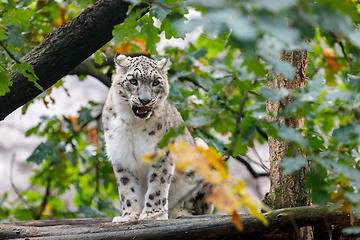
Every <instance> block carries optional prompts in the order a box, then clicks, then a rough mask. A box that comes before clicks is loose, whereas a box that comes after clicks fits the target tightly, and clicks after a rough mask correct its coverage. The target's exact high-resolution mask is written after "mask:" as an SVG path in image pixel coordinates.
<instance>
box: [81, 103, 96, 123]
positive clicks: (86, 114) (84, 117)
mask: <svg viewBox="0 0 360 240" xmlns="http://www.w3.org/2000/svg"><path fill="white" fill-rule="evenodd" d="M78 114H79V118H78V123H79V124H80V123H85V124H87V123H89V122H90V121H92V120H93V119H94V118H93V117H92V116H91V114H90V109H88V108H85V107H81V109H80V110H79V111H78Z"/></svg>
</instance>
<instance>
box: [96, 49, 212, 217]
mask: <svg viewBox="0 0 360 240" xmlns="http://www.w3.org/2000/svg"><path fill="white" fill-rule="evenodd" d="M114 61H115V68H116V73H115V77H114V79H113V81H112V85H111V87H110V90H109V93H108V96H107V99H106V101H105V104H104V108H103V113H102V122H103V127H104V136H105V146H106V152H107V156H108V159H109V161H110V162H111V164H112V166H113V169H114V173H115V177H116V180H117V184H118V191H119V196H120V202H121V211H122V214H121V216H116V217H114V219H113V222H124V221H134V220H161V219H169V218H177V217H179V216H188V215H200V214H211V213H212V211H213V205H212V204H210V203H208V202H206V198H207V197H208V196H209V195H210V194H211V192H212V188H213V186H212V185H210V184H207V183H205V182H204V181H203V180H202V178H201V176H200V175H198V174H197V173H195V172H194V171H192V170H191V169H190V170H185V171H183V172H181V173H178V172H177V171H175V162H174V157H175V156H174V155H173V154H172V153H169V152H167V153H166V154H164V155H163V157H162V159H160V160H159V163H160V164H152V165H147V164H146V163H144V161H143V160H142V157H143V156H144V154H146V153H154V152H155V149H156V146H157V144H158V142H159V141H160V140H161V139H162V137H163V135H164V134H165V133H166V132H168V131H169V129H170V128H172V127H178V126H179V125H180V124H182V123H183V119H182V117H181V115H180V113H179V112H178V110H177V109H176V108H175V107H174V106H173V105H172V104H170V102H169V101H168V100H167V97H168V94H169V82H168V77H167V73H168V70H169V67H170V65H171V63H170V60H169V59H168V58H164V59H162V60H159V61H158V60H154V59H151V58H149V57H146V56H138V57H127V56H125V55H123V54H116V55H115V58H114ZM182 141H186V142H188V143H189V144H197V145H202V146H206V144H205V142H204V141H203V140H201V139H194V138H193V137H192V136H191V134H190V132H189V131H188V129H185V132H184V133H183V134H182V135H179V136H177V137H176V139H175V143H176V142H182Z"/></svg>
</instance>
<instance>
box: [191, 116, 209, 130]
mask: <svg viewBox="0 0 360 240" xmlns="http://www.w3.org/2000/svg"><path fill="white" fill-rule="evenodd" d="M210 123H212V118H211V116H209V115H199V116H190V117H189V119H188V120H186V125H190V126H193V127H201V126H205V125H208V124H210Z"/></svg>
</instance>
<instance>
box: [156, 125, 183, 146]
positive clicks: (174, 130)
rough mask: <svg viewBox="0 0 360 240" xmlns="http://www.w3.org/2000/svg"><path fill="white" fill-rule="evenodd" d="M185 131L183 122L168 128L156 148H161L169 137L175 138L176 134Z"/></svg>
mask: <svg viewBox="0 0 360 240" xmlns="http://www.w3.org/2000/svg"><path fill="white" fill-rule="evenodd" d="M184 131H185V124H181V125H179V126H178V127H173V128H170V129H169V131H168V132H167V133H165V134H164V136H163V137H162V138H161V140H160V141H159V143H158V144H157V146H156V148H159V149H162V148H164V147H165V146H166V145H167V144H168V142H169V141H170V139H172V138H175V137H176V136H177V135H180V134H183V133H184Z"/></svg>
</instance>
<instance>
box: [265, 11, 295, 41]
mask: <svg viewBox="0 0 360 240" xmlns="http://www.w3.org/2000/svg"><path fill="white" fill-rule="evenodd" d="M287 25H288V19H286V18H285V17H271V18H269V17H265V16H264V17H261V18H260V19H259V27H260V28H261V29H262V30H263V31H264V32H266V33H268V34H269V35H272V36H275V37H277V38H278V39H279V40H280V41H282V42H286V43H294V42H297V41H298V40H299V37H300V32H299V31H298V30H297V29H293V28H289V27H288V26H287Z"/></svg>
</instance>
